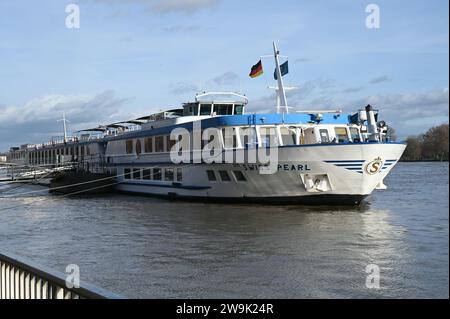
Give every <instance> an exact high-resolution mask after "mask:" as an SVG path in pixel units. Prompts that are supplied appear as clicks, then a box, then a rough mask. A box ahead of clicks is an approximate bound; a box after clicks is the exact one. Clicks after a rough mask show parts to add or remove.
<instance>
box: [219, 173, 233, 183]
mask: <svg viewBox="0 0 450 319" xmlns="http://www.w3.org/2000/svg"><path fill="white" fill-rule="evenodd" d="M219 175H220V179H221V180H222V182H229V181H231V178H230V175H228V172H227V171H219Z"/></svg>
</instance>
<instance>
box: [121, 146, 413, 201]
mask: <svg viewBox="0 0 450 319" xmlns="http://www.w3.org/2000/svg"><path fill="white" fill-rule="evenodd" d="M404 149H405V145H404V144H399V143H373V144H372V143H361V144H328V145H320V144H318V145H292V146H286V147H279V148H278V164H277V171H276V172H275V173H274V174H261V173H260V171H259V170H258V165H257V164H252V163H248V164H223V163H221V164H176V165H175V164H172V163H171V162H170V160H169V156H168V154H167V155H165V156H164V155H162V154H161V156H160V157H158V159H156V160H155V159H154V157H152V159H153V161H149V160H150V157H148V158H147V157H145V156H141V157H140V158H122V159H121V163H117V164H116V167H117V170H118V176H121V175H123V170H124V167H128V168H130V169H136V168H139V169H143V168H146V167H156V166H158V167H175V168H176V167H182V169H183V179H182V182H165V181H155V180H148V181H147V180H142V179H139V180H134V179H125V178H124V177H123V176H122V177H121V180H120V183H119V184H118V185H117V186H116V188H117V190H119V191H122V192H127V193H134V194H147V195H156V196H169V197H175V198H180V199H181V198H183V199H185V198H187V199H199V200H205V199H209V200H215V201H217V200H224V201H239V202H242V201H245V202H283V203H293V202H294V203H319V204H326V203H330V204H358V203H360V202H361V200H363V199H364V198H365V197H366V196H368V195H370V194H371V193H372V192H373V190H374V189H376V188H383V187H384V184H383V179H384V178H385V176H386V175H387V174H388V173H389V171H390V170H391V169H392V167H393V166H394V165H395V164H396V162H397V161H398V159H399V158H400V156H401V154H402V153H403V151H404ZM165 157H166V158H165ZM374 161H375V162H374ZM131 163H132V164H131ZM206 170H214V171H215V172H218V171H220V170H222V171H227V172H228V174H229V176H230V181H221V180H220V179H219V178H218V179H217V180H216V181H210V180H209V179H208V176H207V174H206ZM371 170H372V172H371ZM233 171H241V172H242V173H243V174H244V176H245V179H246V180H245V181H238V180H237V179H236V178H235V176H234V175H233ZM120 172H122V173H120Z"/></svg>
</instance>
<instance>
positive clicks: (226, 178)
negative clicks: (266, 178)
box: [206, 170, 247, 182]
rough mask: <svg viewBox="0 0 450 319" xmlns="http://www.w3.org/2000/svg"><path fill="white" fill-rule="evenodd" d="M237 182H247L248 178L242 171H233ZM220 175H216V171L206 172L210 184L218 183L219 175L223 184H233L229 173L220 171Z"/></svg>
mask: <svg viewBox="0 0 450 319" xmlns="http://www.w3.org/2000/svg"><path fill="white" fill-rule="evenodd" d="M231 172H232V174H233V176H234V178H235V180H236V181H237V182H246V181H247V178H246V177H245V175H244V173H243V172H242V171H237V170H234V171H231ZM217 173H218V174H216V172H215V171H214V170H206V175H207V176H208V180H209V181H210V182H217V181H218V178H217V175H218V176H219V178H220V180H221V181H222V182H231V176H230V174H229V173H228V171H225V170H219V171H217Z"/></svg>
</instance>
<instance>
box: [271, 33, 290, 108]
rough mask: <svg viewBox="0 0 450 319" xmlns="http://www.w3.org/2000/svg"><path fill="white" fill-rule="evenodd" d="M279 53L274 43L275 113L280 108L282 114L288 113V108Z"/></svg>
mask: <svg viewBox="0 0 450 319" xmlns="http://www.w3.org/2000/svg"><path fill="white" fill-rule="evenodd" d="M279 54H280V51H278V50H277V45H276V43H275V41H274V42H273V55H274V58H275V72H276V73H277V81H278V89H277V90H276V92H277V112H280V109H281V108H284V113H288V112H289V111H288V106H287V100H286V92H285V89H284V85H283V78H282V77H281V69H280V61H279V59H278V56H279Z"/></svg>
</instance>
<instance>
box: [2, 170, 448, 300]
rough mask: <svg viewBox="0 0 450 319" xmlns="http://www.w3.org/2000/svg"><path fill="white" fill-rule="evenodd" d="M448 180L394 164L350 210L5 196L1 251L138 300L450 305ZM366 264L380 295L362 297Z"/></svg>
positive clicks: (7, 191)
mask: <svg viewBox="0 0 450 319" xmlns="http://www.w3.org/2000/svg"><path fill="white" fill-rule="evenodd" d="M448 175H449V166H448V163H400V164H399V165H397V166H396V167H395V168H394V170H393V171H392V172H391V174H390V175H389V176H388V178H387V179H386V180H385V183H386V184H387V185H388V187H389V188H388V190H386V191H376V192H375V193H374V194H373V196H371V197H370V198H369V200H368V204H366V205H363V206H362V207H358V208H353V207H352V208H348V207H347V208H346V207H343V208H336V207H321V208H318V207H305V206H257V205H251V206H250V205H247V206H246V205H214V204H201V203H187V202H174V201H166V200H161V199H154V198H149V197H135V196H125V195H109V196H102V197H72V198H70V197H60V196H57V195H48V194H47V192H46V190H45V189H44V188H41V187H39V186H22V187H19V188H15V189H12V188H11V187H16V186H17V185H15V186H10V185H3V186H0V250H1V251H9V252H12V253H15V254H17V255H21V256H25V257H28V258H31V259H32V260H34V261H36V262H38V263H40V264H43V265H46V266H49V267H51V268H54V269H56V270H59V271H64V269H65V267H66V265H68V264H78V265H79V266H80V270H81V279H82V280H86V281H88V282H90V283H93V284H96V285H98V286H101V287H103V288H106V289H109V290H111V291H114V292H118V293H120V294H122V295H124V296H127V297H136V298H177V297H178V298H241V297H242V298H244V297H245V298H255V297H256V298H258V297H261V298H265V297H267V298H314V297H320V298H365V297H370V298H380V297H395V298H413V297H420V298H422V297H424V298H429V297H437V298H444V297H445V298H448V296H449V294H448V288H449V286H448V283H449V270H448V266H449V263H448V261H449V259H448V248H449V240H448V238H449V232H448V225H449V221H448V217H449V213H448V207H449V197H448V191H449V187H448ZM41 189H42V190H43V191H42V192H40V193H28V194H24V193H27V192H30V191H34V190H41ZM11 195H14V196H13V197H11ZM368 264H376V265H378V266H379V267H380V274H381V279H380V289H368V288H366V285H365V282H366V275H367V274H366V272H365V269H366V266H367V265H368Z"/></svg>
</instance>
